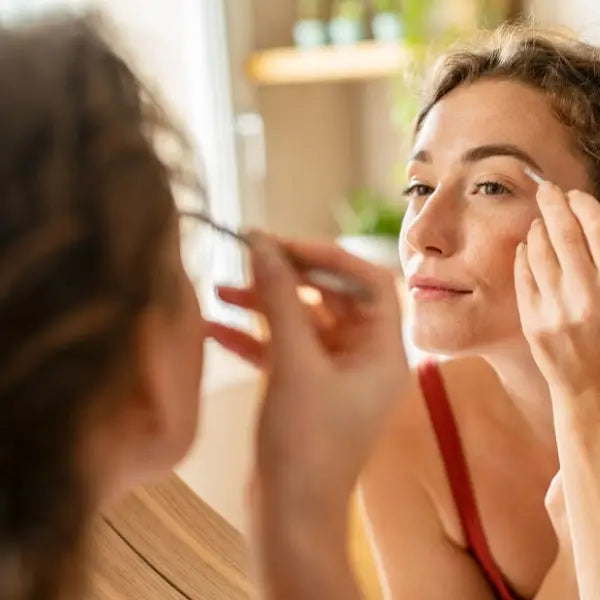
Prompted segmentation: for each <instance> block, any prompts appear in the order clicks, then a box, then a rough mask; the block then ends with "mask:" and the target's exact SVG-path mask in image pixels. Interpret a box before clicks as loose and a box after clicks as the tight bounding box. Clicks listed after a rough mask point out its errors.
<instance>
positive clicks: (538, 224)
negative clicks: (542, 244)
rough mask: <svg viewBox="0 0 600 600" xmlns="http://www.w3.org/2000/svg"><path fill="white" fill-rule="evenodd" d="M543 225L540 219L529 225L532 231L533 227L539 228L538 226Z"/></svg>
mask: <svg viewBox="0 0 600 600" xmlns="http://www.w3.org/2000/svg"><path fill="white" fill-rule="evenodd" d="M543 224H544V220H543V219H542V218H541V217H538V218H537V219H534V220H533V221H532V223H531V229H533V228H534V227H539V226H540V225H543Z"/></svg>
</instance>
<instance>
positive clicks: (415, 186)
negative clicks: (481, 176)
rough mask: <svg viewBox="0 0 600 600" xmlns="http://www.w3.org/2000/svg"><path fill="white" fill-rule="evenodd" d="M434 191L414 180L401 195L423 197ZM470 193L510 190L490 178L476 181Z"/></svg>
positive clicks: (497, 193) (505, 193)
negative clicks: (479, 181)
mask: <svg viewBox="0 0 600 600" xmlns="http://www.w3.org/2000/svg"><path fill="white" fill-rule="evenodd" d="M434 191H435V188H434V187H432V186H431V185H428V184H426V183H421V182H419V181H414V182H412V183H410V184H409V185H408V186H407V187H406V189H404V191H403V192H402V195H403V196H406V197H408V198H424V197H427V196H431V194H433V192H434ZM472 193H474V194H482V195H484V196H506V195H509V194H511V193H512V192H511V190H510V189H509V188H508V187H507V186H506V185H505V184H504V183H501V182H500V181H495V180H492V179H486V180H485V181H482V182H481V183H476V184H475V185H474V187H473V192H472Z"/></svg>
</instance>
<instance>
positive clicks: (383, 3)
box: [373, 0, 402, 14]
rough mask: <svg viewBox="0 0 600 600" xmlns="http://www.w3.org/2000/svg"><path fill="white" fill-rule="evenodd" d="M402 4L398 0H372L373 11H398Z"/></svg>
mask: <svg viewBox="0 0 600 600" xmlns="http://www.w3.org/2000/svg"><path fill="white" fill-rule="evenodd" d="M401 8H402V4H401V2H400V0H373V10H374V11H375V13H394V14H398V13H400V11H401Z"/></svg>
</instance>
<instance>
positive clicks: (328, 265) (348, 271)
mask: <svg viewBox="0 0 600 600" xmlns="http://www.w3.org/2000/svg"><path fill="white" fill-rule="evenodd" d="M274 239H276V240H277V242H278V243H279V244H280V246H281V247H282V248H283V249H284V250H285V252H286V253H287V254H288V256H290V257H291V259H292V260H293V262H294V264H295V266H296V267H297V268H300V270H302V269H303V268H304V267H305V268H306V269H310V268H316V269H324V270H327V271H332V272H333V273H338V274H340V275H345V276H347V277H349V278H350V279H352V280H354V281H356V282H357V283H359V284H363V285H365V286H366V287H367V289H368V290H369V291H371V292H372V293H373V294H374V296H375V297H377V296H380V295H381V294H384V295H389V291H390V285H389V283H390V277H391V276H390V273H389V271H388V270H386V269H384V268H382V267H379V266H376V265H374V264H373V263H371V262H368V261H366V260H363V259H361V258H358V257H357V256H354V255H352V254H350V253H348V252H346V251H345V250H343V249H342V248H340V246H338V245H337V244H335V243H332V242H314V241H310V242H304V241H297V240H287V239H284V238H274Z"/></svg>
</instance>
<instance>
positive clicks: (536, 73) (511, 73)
mask: <svg viewBox="0 0 600 600" xmlns="http://www.w3.org/2000/svg"><path fill="white" fill-rule="evenodd" d="M490 78H497V79H511V80H514V81H518V82H521V83H524V84H526V85H528V86H530V87H532V88H534V89H537V90H539V91H540V92H542V93H543V94H545V95H546V97H547V98H548V101H549V102H550V106H551V108H552V110H553V112H554V115H555V116H556V118H557V120H558V121H560V122H561V123H563V124H564V125H566V126H567V127H568V128H569V129H570V130H571V133H572V135H573V141H574V145H575V146H576V147H577V149H578V150H579V151H580V152H581V154H582V156H583V157H584V158H585V160H586V161H587V163H588V167H589V173H590V181H591V182H592V184H593V187H594V191H595V193H600V49H598V48H597V47H596V46H592V45H591V44H587V43H585V42H582V41H580V40H577V39H574V38H572V37H569V36H567V35H565V34H562V33H559V32H553V31H549V30H548V31H547V30H540V29H536V28H535V27H533V26H531V25H529V24H527V23H521V24H518V23H517V24H508V25H503V26H501V27H499V28H498V29H497V30H495V31H493V32H491V33H483V34H482V36H479V37H478V38H477V39H476V40H475V42H474V43H472V44H470V45H468V46H464V47H457V48H454V49H452V50H450V51H449V52H448V53H446V54H445V55H444V56H443V57H442V58H441V59H440V60H439V61H438V64H437V66H436V68H435V69H433V71H432V77H431V80H430V82H429V86H428V87H427V89H426V94H425V99H424V102H423V105H422V109H421V112H420V113H419V115H418V117H417V123H416V131H417V132H418V131H419V129H420V128H421V126H422V124H423V121H424V120H425V118H426V117H427V115H428V114H429V111H430V110H431V109H432V108H433V106H435V104H437V103H438V102H439V101H440V100H441V99H442V98H444V96H446V95H447V94H449V93H450V92H451V91H452V90H454V89H456V88H457V87H459V86H461V85H468V84H471V83H475V82H477V81H479V80H482V79H490Z"/></svg>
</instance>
